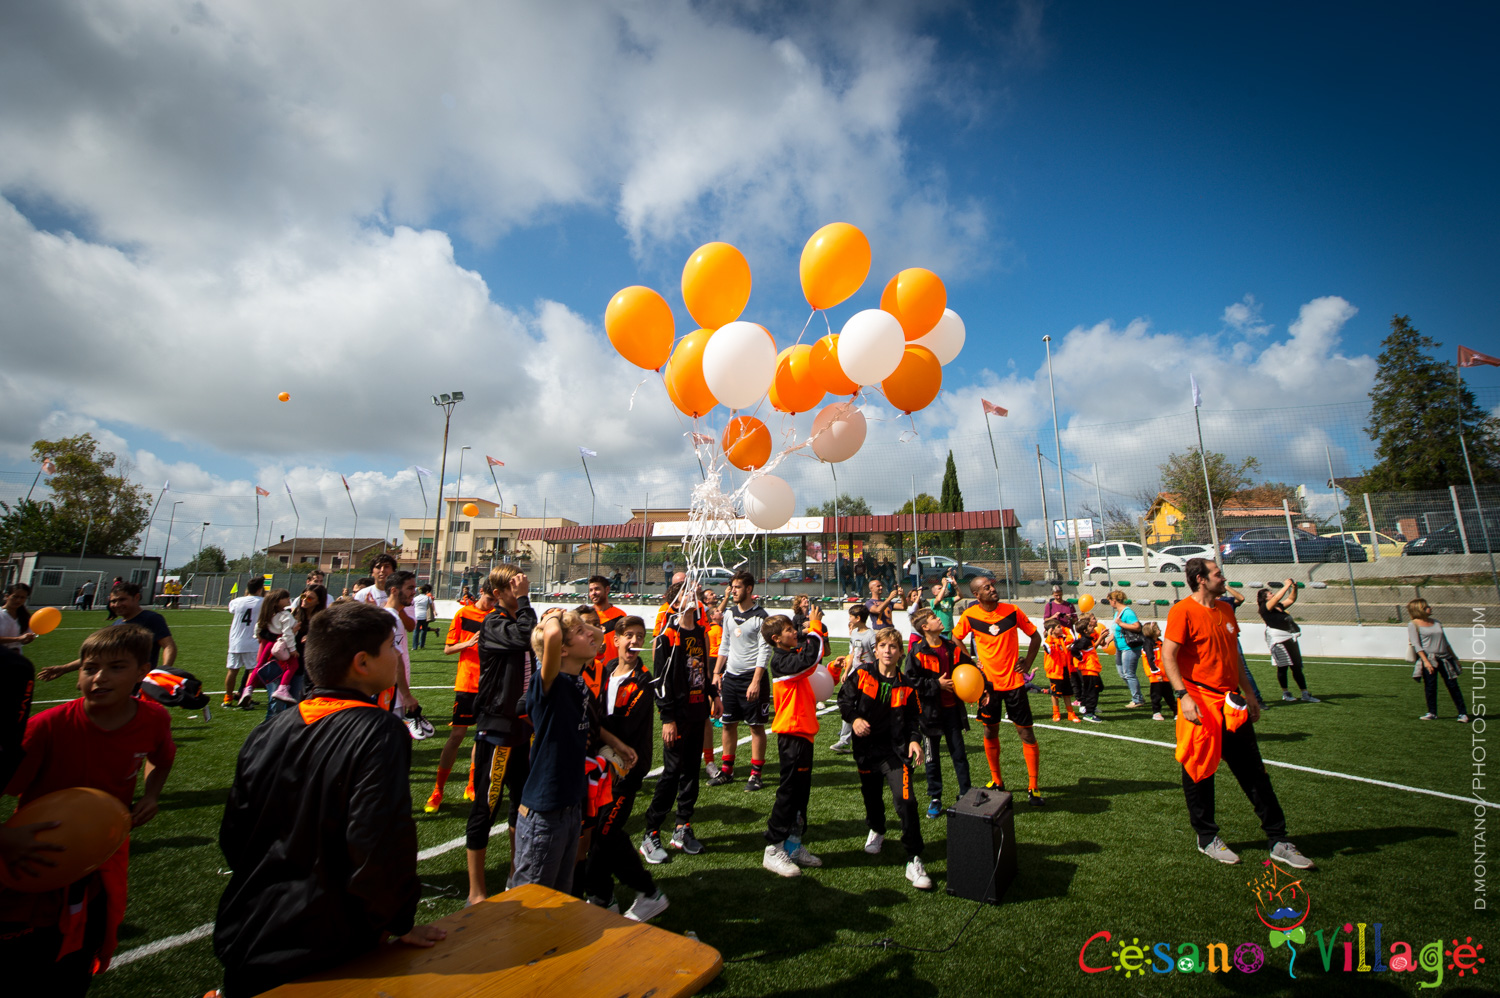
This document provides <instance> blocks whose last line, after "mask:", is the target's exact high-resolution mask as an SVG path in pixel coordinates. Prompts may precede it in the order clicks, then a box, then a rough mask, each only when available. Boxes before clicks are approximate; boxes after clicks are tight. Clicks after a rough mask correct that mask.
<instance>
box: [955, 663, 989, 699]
mask: <svg viewBox="0 0 1500 998" xmlns="http://www.w3.org/2000/svg"><path fill="white" fill-rule="evenodd" d="M953 692H954V693H956V694H958V698H959V699H960V700H962V701H963V702H964V703H978V702H979V698H980V697H982V696H984V673H982V672H980V671H979V670H978V669H976V668H975V667H974V666H972V665H970V664H969V663H967V662H965V663H964V664H962V665H960V666H957V667H956V668H954V670H953Z"/></svg>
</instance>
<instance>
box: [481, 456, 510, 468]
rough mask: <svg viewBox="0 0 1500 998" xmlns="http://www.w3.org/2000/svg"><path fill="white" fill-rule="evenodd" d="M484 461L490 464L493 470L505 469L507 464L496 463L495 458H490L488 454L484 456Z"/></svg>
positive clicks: (502, 462)
mask: <svg viewBox="0 0 1500 998" xmlns="http://www.w3.org/2000/svg"><path fill="white" fill-rule="evenodd" d="M484 459H485V460H486V461H488V462H489V463H490V467H492V468H503V467H505V462H504V461H496V460H495V459H494V458H492V457H490V456H489V455H488V454H486V455H485V456H484Z"/></svg>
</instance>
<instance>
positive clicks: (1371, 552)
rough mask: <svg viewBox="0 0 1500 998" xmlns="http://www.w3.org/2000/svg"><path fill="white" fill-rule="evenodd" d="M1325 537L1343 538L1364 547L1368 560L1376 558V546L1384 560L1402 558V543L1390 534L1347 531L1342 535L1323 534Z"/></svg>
mask: <svg viewBox="0 0 1500 998" xmlns="http://www.w3.org/2000/svg"><path fill="white" fill-rule="evenodd" d="M1323 536H1324V537H1343V538H1345V539H1347V540H1351V541H1353V542H1354V543H1356V544H1358V545H1359V546H1360V547H1362V548H1364V549H1365V556H1366V557H1367V558H1374V557H1375V545H1376V544H1379V545H1380V557H1382V558H1399V557H1401V542H1400V541H1398V540H1396V539H1395V538H1394V537H1392V536H1390V535H1389V534H1382V533H1381V532H1380V531H1378V530H1376V531H1373V532H1372V531H1369V530H1346V531H1344V532H1343V533H1342V534H1323Z"/></svg>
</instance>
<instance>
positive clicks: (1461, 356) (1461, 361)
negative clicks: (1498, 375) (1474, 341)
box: [1458, 346, 1500, 367]
mask: <svg viewBox="0 0 1500 998" xmlns="http://www.w3.org/2000/svg"><path fill="white" fill-rule="evenodd" d="M1480 364H1489V365H1491V366H1494V367H1500V357H1491V356H1490V355H1489V354H1487V353H1480V352H1479V351H1478V350H1470V349H1469V348H1468V347H1465V346H1461V347H1459V348H1458V366H1459V367H1478V366H1479V365H1480Z"/></svg>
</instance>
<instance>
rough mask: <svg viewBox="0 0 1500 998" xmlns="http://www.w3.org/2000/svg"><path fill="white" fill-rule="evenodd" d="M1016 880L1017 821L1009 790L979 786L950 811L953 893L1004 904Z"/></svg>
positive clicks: (950, 874)
mask: <svg viewBox="0 0 1500 998" xmlns="http://www.w3.org/2000/svg"><path fill="white" fill-rule="evenodd" d="M1014 879H1016V822H1015V812H1014V811H1013V809H1012V808H1011V798H1010V793H1009V791H1006V790H981V789H980V788H979V787H973V788H971V789H970V790H969V792H968V793H966V794H964V795H963V796H962V797H960V798H959V799H958V803H956V804H954V805H953V806H952V807H950V808H949V809H948V893H949V894H952V895H954V896H955V897H961V898H968V899H969V900H971V901H987V902H989V903H990V904H999V903H1000V899H1001V898H1002V897H1004V896H1005V891H1006V888H1008V887H1010V882H1011V881H1012V880H1014Z"/></svg>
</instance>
